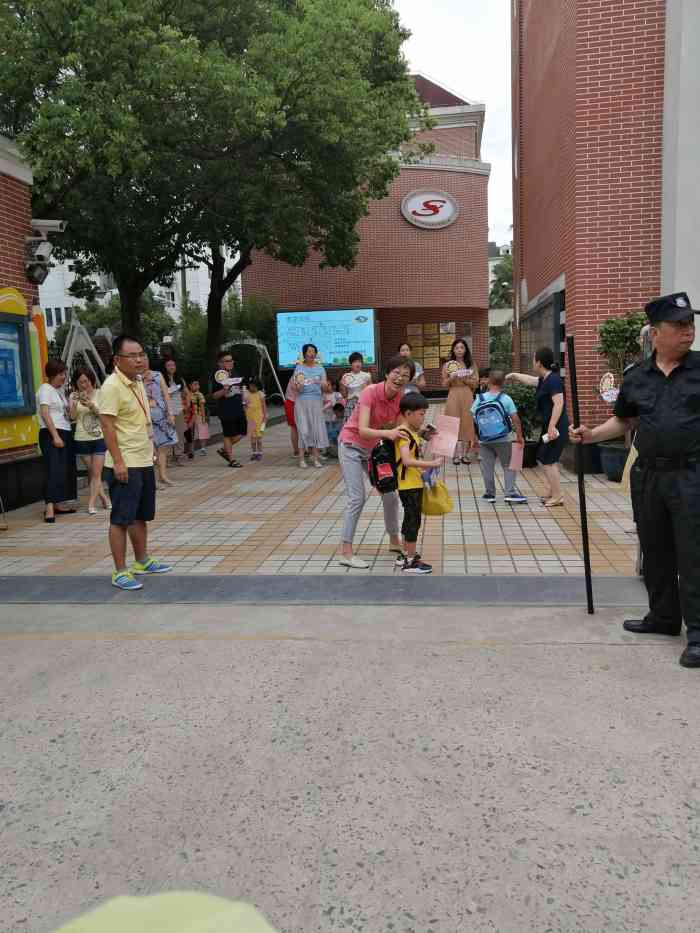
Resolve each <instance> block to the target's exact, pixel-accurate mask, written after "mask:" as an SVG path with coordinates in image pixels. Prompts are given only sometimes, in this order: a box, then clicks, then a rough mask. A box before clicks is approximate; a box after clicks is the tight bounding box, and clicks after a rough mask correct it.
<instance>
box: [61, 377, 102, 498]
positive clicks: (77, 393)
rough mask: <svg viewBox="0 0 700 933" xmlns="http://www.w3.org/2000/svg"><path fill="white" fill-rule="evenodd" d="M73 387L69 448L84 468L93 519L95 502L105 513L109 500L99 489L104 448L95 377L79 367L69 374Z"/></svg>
mask: <svg viewBox="0 0 700 933" xmlns="http://www.w3.org/2000/svg"><path fill="white" fill-rule="evenodd" d="M73 385H74V386H75V390H74V391H73V392H71V395H70V398H69V400H68V403H69V408H68V410H69V413H70V418H71V421H75V435H74V436H73V448H74V450H75V453H76V455H77V456H78V457H82V458H83V460H84V461H85V463H86V464H87V468H88V476H89V477H90V494H89V496H88V514H90V515H96V514H97V508H96V506H97V500H98V499H99V500H100V502H101V503H102V508H103V509H108V508H109V499H108V498H107V496H106V495H105V491H104V489H103V488H102V467H103V466H104V463H105V453H106V452H107V445H106V444H105V439H104V435H103V433H102V426H101V424H100V409H99V407H98V395H97V380H96V379H95V374H94V373H93V372H92V370H90V369H87V368H84V367H80V368H79V369H76V371H75V372H74V373H73Z"/></svg>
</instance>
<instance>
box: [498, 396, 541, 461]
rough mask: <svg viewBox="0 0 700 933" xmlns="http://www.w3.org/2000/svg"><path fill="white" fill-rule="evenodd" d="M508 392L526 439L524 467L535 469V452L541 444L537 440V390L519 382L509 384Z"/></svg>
mask: <svg viewBox="0 0 700 933" xmlns="http://www.w3.org/2000/svg"><path fill="white" fill-rule="evenodd" d="M506 392H507V394H508V395H510V397H511V398H512V399H513V401H514V402H515V405H516V407H517V409H518V417H519V418H520V423H521V424H522V426H523V436H524V438H525V451H524V454H523V466H525V467H534V466H536V465H537V459H536V457H535V452H536V451H537V445H538V443H539V441H538V438H537V425H538V420H539V418H538V414H537V405H536V403H535V390H534V389H533V388H532V387H531V386H524V385H521V384H520V383H519V382H509V383H508V385H507V386H506Z"/></svg>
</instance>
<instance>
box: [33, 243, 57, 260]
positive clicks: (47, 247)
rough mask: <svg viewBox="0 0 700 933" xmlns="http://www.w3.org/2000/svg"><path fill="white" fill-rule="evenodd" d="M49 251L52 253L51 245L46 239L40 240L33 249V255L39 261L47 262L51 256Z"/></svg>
mask: <svg viewBox="0 0 700 933" xmlns="http://www.w3.org/2000/svg"><path fill="white" fill-rule="evenodd" d="M51 253H53V246H52V245H51V244H50V243H49V241H48V240H42V242H41V243H39V245H38V246H37V248H36V249H35V250H34V256H35V258H36V259H38V260H39V261H40V262H48V261H49V259H50V258H51Z"/></svg>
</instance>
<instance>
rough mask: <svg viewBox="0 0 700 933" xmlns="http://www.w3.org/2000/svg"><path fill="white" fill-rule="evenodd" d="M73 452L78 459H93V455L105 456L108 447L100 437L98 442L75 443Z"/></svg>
mask: <svg viewBox="0 0 700 933" xmlns="http://www.w3.org/2000/svg"><path fill="white" fill-rule="evenodd" d="M73 450H74V451H75V453H76V455H77V456H78V457H91V456H92V455H93V454H100V455H101V456H104V455H105V454H106V453H107V445H106V444H105V442H104V440H103V439H102V438H101V437H100V438H98V439H97V440H96V441H73Z"/></svg>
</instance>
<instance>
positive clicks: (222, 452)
mask: <svg viewBox="0 0 700 933" xmlns="http://www.w3.org/2000/svg"><path fill="white" fill-rule="evenodd" d="M216 452H217V454H218V455H219V456H220V457H222V458H223V459H224V460H225V461H226V463H230V462H231V461H230V460H229V458H228V457H227V456H226V451H225V450H223V449H222V448H221V447H219V449H218V450H217V451H216Z"/></svg>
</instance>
